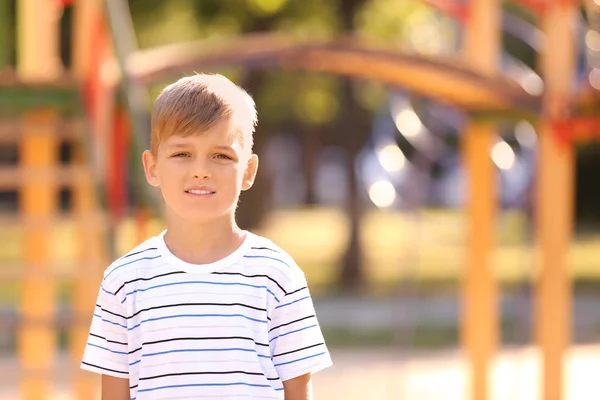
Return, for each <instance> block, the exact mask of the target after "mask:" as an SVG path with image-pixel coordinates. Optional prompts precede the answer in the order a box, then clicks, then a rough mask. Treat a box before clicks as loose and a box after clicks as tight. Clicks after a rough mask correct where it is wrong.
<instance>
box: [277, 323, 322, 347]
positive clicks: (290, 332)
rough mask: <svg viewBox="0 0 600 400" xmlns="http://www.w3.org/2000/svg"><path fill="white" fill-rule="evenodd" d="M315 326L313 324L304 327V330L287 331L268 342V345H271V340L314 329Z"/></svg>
mask: <svg viewBox="0 0 600 400" xmlns="http://www.w3.org/2000/svg"><path fill="white" fill-rule="evenodd" d="M316 326H317V324H314V325H310V326H305V327H304V328H300V329H296V330H295V331H289V332H287V333H282V334H281V335H278V336H275V337H274V338H273V339H271V340H269V343H271V342H272V341H273V340H275V339H278V338H280V337H282V336H287V335H291V334H292V333H296V332H300V331H303V330H305V329H309V328H314V327H316Z"/></svg>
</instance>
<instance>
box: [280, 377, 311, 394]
mask: <svg viewBox="0 0 600 400" xmlns="http://www.w3.org/2000/svg"><path fill="white" fill-rule="evenodd" d="M283 393H284V395H285V400H312V398H313V397H312V384H311V374H310V373H308V374H304V375H300V376H298V377H296V378H292V379H289V380H287V381H284V382H283Z"/></svg>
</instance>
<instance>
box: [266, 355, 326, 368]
mask: <svg viewBox="0 0 600 400" xmlns="http://www.w3.org/2000/svg"><path fill="white" fill-rule="evenodd" d="M323 354H325V352H322V353H319V354H314V355H312V356H308V357H302V358H299V359H297V360H294V361H287V362H284V363H279V364H275V365H274V366H275V367H279V366H281V365H287V364H293V363H295V362H298V361H302V360H307V359H309V358H313V357H319V356H322V355H323Z"/></svg>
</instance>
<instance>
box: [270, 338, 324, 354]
mask: <svg viewBox="0 0 600 400" xmlns="http://www.w3.org/2000/svg"><path fill="white" fill-rule="evenodd" d="M322 344H325V343H323V342H321V343H317V344H313V345H312V346H306V347H303V348H301V349H298V350H292V351H287V352H285V353H281V354H275V355H274V356H273V358H275V357H280V356H285V355H287V354H292V353H296V352H298V351H302V350H306V349H311V348H313V347H317V346H320V345H322Z"/></svg>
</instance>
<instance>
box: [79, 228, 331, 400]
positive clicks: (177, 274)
mask: <svg viewBox="0 0 600 400" xmlns="http://www.w3.org/2000/svg"><path fill="white" fill-rule="evenodd" d="M331 365H332V362H331V357H330V355H329V352H328V350H327V347H326V345H325V343H324V340H323V335H322V333H321V329H320V327H319V323H318V321H317V317H316V316H315V310H314V307H313V302H312V298H311V296H310V293H309V290H308V288H307V285H306V279H305V277H304V273H303V272H302V270H301V269H300V268H299V267H298V266H297V265H296V263H295V262H294V260H293V259H292V257H290V256H289V255H288V254H287V253H285V252H284V251H283V250H282V249H280V248H279V247H277V246H276V245H274V244H273V243H272V242H271V241H270V240H268V239H265V238H263V237H260V236H258V235H255V234H252V233H250V232H248V233H247V236H246V239H245V240H244V242H243V244H242V245H241V246H240V247H239V248H238V249H237V250H236V251H234V252H233V253H231V254H230V255H229V256H227V257H225V258H223V259H221V260H219V261H217V262H214V263H212V264H204V265H194V264H189V263H186V262H184V261H182V260H180V259H178V258H177V257H175V255H173V254H172V253H171V252H170V251H169V249H168V248H167V246H166V244H165V241H164V232H163V233H162V234H161V235H159V236H156V237H153V238H150V239H149V240H147V241H145V242H144V243H142V244H141V245H139V246H138V247H136V248H135V249H134V250H132V251H131V252H130V253H129V254H127V255H125V256H124V257H121V258H120V259H118V260H117V261H115V262H114V263H113V264H112V265H111V266H110V267H109V268H107V269H106V271H105V273H104V279H103V281H102V285H101V288H100V291H99V294H98V301H97V304H96V308H95V311H94V317H93V319H92V324H91V328H90V335H89V339H88V342H87V345H86V348H85V351H84V354H83V360H82V363H81V368H83V369H86V370H89V371H93V372H97V373H100V374H104V375H111V376H115V377H119V378H128V379H129V385H130V397H131V399H138V400H145V399H211V398H215V399H216V398H218V399H243V400H248V399H283V398H284V393H283V383H282V382H283V381H285V380H288V379H291V378H294V377H297V376H300V375H303V374H305V373H308V372H311V373H315V372H317V371H319V370H321V369H323V368H326V367H329V366H331Z"/></svg>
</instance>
